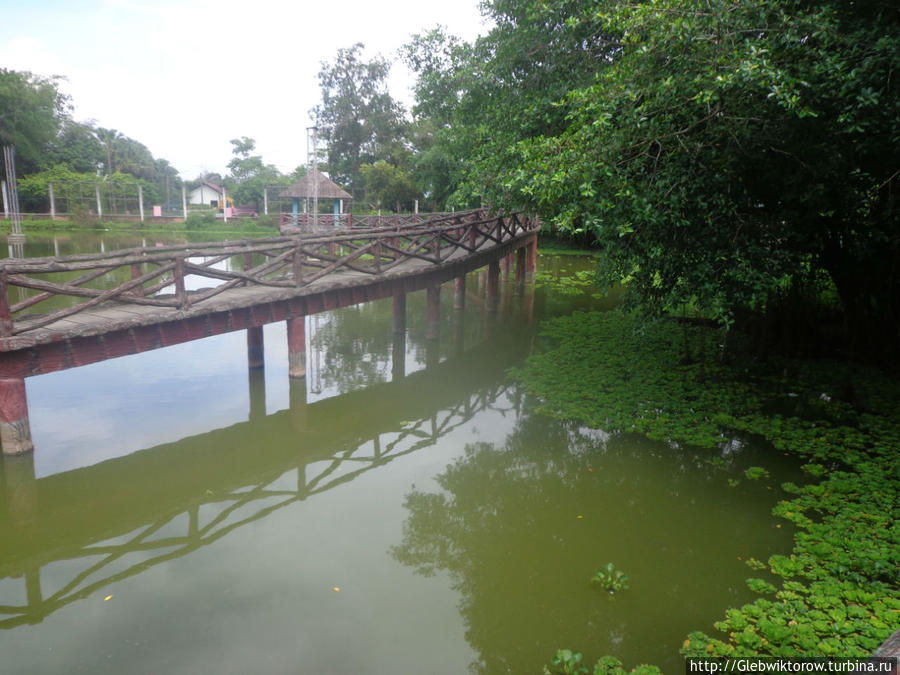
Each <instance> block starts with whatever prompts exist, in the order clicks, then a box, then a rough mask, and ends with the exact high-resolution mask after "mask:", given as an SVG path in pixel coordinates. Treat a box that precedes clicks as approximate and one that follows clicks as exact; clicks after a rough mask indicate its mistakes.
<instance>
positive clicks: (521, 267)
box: [516, 246, 528, 295]
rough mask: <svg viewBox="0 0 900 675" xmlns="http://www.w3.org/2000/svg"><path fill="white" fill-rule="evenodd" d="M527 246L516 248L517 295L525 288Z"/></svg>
mask: <svg viewBox="0 0 900 675" xmlns="http://www.w3.org/2000/svg"><path fill="white" fill-rule="evenodd" d="M527 248H528V247H527V246H522V247H521V248H518V249H516V293H518V294H519V295H521V294H522V292H523V291H524V290H525V267H526V262H527V261H526V257H527V250H526V249H527Z"/></svg>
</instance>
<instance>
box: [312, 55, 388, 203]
mask: <svg viewBox="0 0 900 675" xmlns="http://www.w3.org/2000/svg"><path fill="white" fill-rule="evenodd" d="M362 49H363V44H362V43H356V44H355V45H353V46H352V47H348V48H345V49H339V50H338V53H337V56H336V57H335V59H334V61H333V62H331V63H324V62H323V63H322V68H321V70H320V71H319V85H320V88H321V90H322V102H321V103H320V104H319V105H318V106H316V108H315V110H314V113H315V116H316V119H317V124H318V127H319V134H320V136H321V138H322V140H323V141H325V143H326V144H327V147H328V150H327V157H328V159H327V165H328V171H329V172H330V174H331V178H332V180H334V181H335V182H337V183H341V184H344V185H349V186H350V192H351V193H352V194H354V197H355V196H356V194H355V191H356V190H357V189H358V188H359V186H360V166H361V165H362V164H371V163H373V162H375V161H377V160H379V159H383V160H387V161H392V162H393V163H395V164H396V163H397V162H398V160H399V159H400V158H401V155H402V154H403V153H404V152H406V150H405V146H404V127H405V122H404V119H403V108H402V106H400V104H399V103H397V102H396V101H394V99H393V98H391V95H390V94H389V93H388V90H387V76H388V73H389V71H390V64H389V63H388V62H387V61H386V60H385V59H384V58H382V57H380V56H376V57H375V58H373V59H372V60H371V61H369V62H364V61H362V60H361V55H360V52H361V51H362Z"/></svg>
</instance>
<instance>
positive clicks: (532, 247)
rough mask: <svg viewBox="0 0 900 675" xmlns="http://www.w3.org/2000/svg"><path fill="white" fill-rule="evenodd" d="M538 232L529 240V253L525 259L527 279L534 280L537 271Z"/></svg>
mask: <svg viewBox="0 0 900 675" xmlns="http://www.w3.org/2000/svg"><path fill="white" fill-rule="evenodd" d="M537 245H538V240H537V234H534V235H533V236H532V237H531V240H530V241H529V242H528V246H527V248H528V253H527V255H526V259H525V279H526V281H534V274H535V272H536V271H537Z"/></svg>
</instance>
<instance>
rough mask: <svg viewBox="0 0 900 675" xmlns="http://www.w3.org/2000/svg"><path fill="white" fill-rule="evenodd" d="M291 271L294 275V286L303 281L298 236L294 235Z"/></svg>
mask: <svg viewBox="0 0 900 675" xmlns="http://www.w3.org/2000/svg"><path fill="white" fill-rule="evenodd" d="M291 272H292V273H293V275H294V286H299V285H300V284H302V283H303V256H302V253H301V251H300V237H294V256H293V260H292V263H291Z"/></svg>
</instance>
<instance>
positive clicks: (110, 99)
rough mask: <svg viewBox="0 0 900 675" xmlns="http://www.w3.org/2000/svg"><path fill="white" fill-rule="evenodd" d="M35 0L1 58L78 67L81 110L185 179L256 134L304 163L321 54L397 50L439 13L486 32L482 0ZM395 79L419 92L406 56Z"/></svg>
mask: <svg viewBox="0 0 900 675" xmlns="http://www.w3.org/2000/svg"><path fill="white" fill-rule="evenodd" d="M25 4H27V7H17V8H15V10H13V15H12V16H10V17H9V20H8V21H4V23H3V24H0V63H2V64H3V65H4V67H7V68H12V69H14V70H30V71H32V72H35V73H38V74H41V75H62V76H65V77H66V78H67V80H68V82H67V83H65V84H64V85H63V87H62V88H63V91H65V92H66V93H68V94H69V95H70V96H71V97H72V102H73V103H74V106H75V110H74V115H75V118H76V119H80V120H87V119H92V120H95V121H96V123H97V124H98V125H100V126H103V127H108V128H114V129H117V130H119V131H120V132H121V133H123V134H125V135H127V136H130V137H131V138H134V139H135V140H138V141H140V142H141V143H144V144H145V145H146V146H147V147H148V148H149V149H150V151H151V152H152V153H153V154H154V156H155V157H158V158H164V159H167V160H169V161H170V162H171V163H172V164H173V165H174V166H175V167H176V168H177V169H179V171H180V172H181V173H182V176H183V177H185V178H193V177H195V176H196V175H197V174H198V173H200V171H202V170H215V171H224V169H225V165H226V163H227V162H228V160H229V158H230V154H231V145H230V144H229V140H230V139H232V138H237V137H240V136H249V137H251V138H253V139H255V140H256V143H257V151H258V152H259V153H260V154H262V156H263V160H264V161H265V162H266V163H269V164H274V165H276V166H277V167H278V168H279V169H280V170H281V171H283V172H288V171H291V170H292V169H293V168H294V167H296V166H297V165H298V164H302V163H304V162H305V159H306V157H305V154H306V131H305V130H306V127H307V126H309V125H310V119H309V110H310V109H311V108H312V107H313V106H315V105H316V103H317V102H318V100H319V90H318V80H317V74H318V71H319V69H320V64H321V62H323V61H330V60H331V59H332V58H333V57H334V55H335V53H336V52H337V50H338V49H339V48H342V47H348V46H350V45H352V44H353V43H355V42H363V43H364V44H365V45H366V56H367V57H371V56H373V55H374V54H376V53H380V54H382V55H383V56H385V57H387V58H391V59H394V58H395V57H396V52H397V49H398V48H399V47H400V46H401V45H402V44H403V43H405V42H406V41H408V40H409V38H410V37H411V35H412V34H414V33H417V32H420V31H423V30H426V29H428V28H431V27H433V26H434V25H436V24H438V23H441V24H444V25H446V26H447V27H448V29H449V30H450V32H452V33H456V34H459V35H460V36H461V37H464V38H466V39H474V38H475V36H476V35H477V34H478V33H479V32H484V30H485V28H484V26H483V25H482V23H481V19H480V16H479V14H478V10H477V2H476V0H469V2H466V3H439V2H412V1H411V0H402V1H400V2H394V3H390V4H386V3H372V2H369V1H368V0H345V2H343V3H341V4H340V5H336V4H333V3H332V4H327V3H318V4H313V3H305V2H304V3H284V2H281V0H255V2H254V3H252V4H248V3H246V2H245V1H244V0H215V1H214V0H178V1H177V2H176V1H174V0H152V1H151V0H93V1H91V0H88V1H87V2H85V3H79V5H78V7H77V11H75V9H73V8H72V6H70V5H65V6H63V7H64V9H61V8H60V7H59V6H58V3H49V4H52V5H54V6H56V9H54V10H52V11H51V10H50V9H49V8H47V9H42V5H47V4H48V3H42V2H41V0H37V2H33V3H22V5H25ZM61 12H64V14H61ZM390 82H391V86H392V94H393V95H394V97H395V98H397V99H399V100H401V101H403V102H405V103H407V104H408V103H409V92H408V85H409V82H410V80H409V75H408V73H406V72H405V69H404V68H403V67H402V64H395V66H394V72H393V74H392V77H391V80H390Z"/></svg>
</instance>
